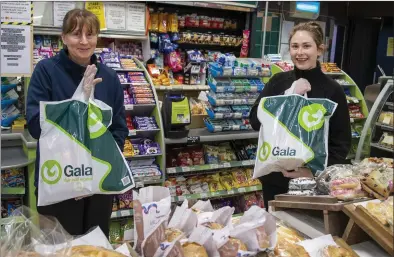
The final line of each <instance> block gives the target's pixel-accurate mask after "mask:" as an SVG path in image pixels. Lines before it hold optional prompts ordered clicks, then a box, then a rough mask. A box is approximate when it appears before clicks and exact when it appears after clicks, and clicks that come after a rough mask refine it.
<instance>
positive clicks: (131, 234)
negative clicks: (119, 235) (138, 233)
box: [123, 229, 134, 241]
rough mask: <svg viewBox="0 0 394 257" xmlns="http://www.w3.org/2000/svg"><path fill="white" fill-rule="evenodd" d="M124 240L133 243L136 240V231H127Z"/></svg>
mask: <svg viewBox="0 0 394 257" xmlns="http://www.w3.org/2000/svg"><path fill="white" fill-rule="evenodd" d="M123 240H124V241H133V240H134V230H133V229H127V230H125V231H124V234H123Z"/></svg>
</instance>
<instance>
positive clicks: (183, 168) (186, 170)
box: [182, 167, 190, 172]
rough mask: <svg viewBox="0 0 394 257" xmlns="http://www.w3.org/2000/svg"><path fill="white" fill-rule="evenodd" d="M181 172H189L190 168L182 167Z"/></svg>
mask: <svg viewBox="0 0 394 257" xmlns="http://www.w3.org/2000/svg"><path fill="white" fill-rule="evenodd" d="M182 171H183V172H188V171H190V167H182Z"/></svg>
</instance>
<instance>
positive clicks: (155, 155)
mask: <svg viewBox="0 0 394 257" xmlns="http://www.w3.org/2000/svg"><path fill="white" fill-rule="evenodd" d="M162 155H163V154H162V153H157V154H146V155H134V156H125V158H126V159H127V160H132V159H143V158H149V157H157V156H162Z"/></svg>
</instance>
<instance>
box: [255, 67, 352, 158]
mask: <svg viewBox="0 0 394 257" xmlns="http://www.w3.org/2000/svg"><path fill="white" fill-rule="evenodd" d="M299 78H304V79H306V80H308V81H309V83H310V84H311V91H309V92H308V93H307V94H308V98H327V99H330V100H332V101H334V102H336V103H337V104H338V106H337V109H336V110H335V112H334V114H333V116H332V117H331V118H330V127H329V134H328V161H327V165H328V166H330V165H334V164H346V163H348V162H347V161H346V156H347V155H348V153H349V149H350V145H351V140H352V136H351V128H350V117H349V110H348V106H347V101H346V96H345V93H344V91H343V88H342V87H341V86H340V85H339V84H338V83H337V82H336V81H335V80H333V79H332V78H330V77H329V76H327V75H325V74H324V73H323V72H322V71H321V68H320V64H319V63H318V64H317V67H316V68H314V69H311V70H299V69H297V68H295V69H294V70H292V71H287V72H281V73H277V74H275V75H274V76H273V77H272V78H271V79H270V80H269V82H268V83H267V84H266V85H265V87H264V89H263V91H262V92H261V94H260V96H259V98H258V99H257V100H256V102H255V103H254V105H253V107H252V110H251V112H250V117H249V118H250V123H251V125H252V127H253V129H254V130H259V129H260V125H261V124H260V121H259V120H258V118H257V107H258V105H259V103H260V99H261V98H263V97H267V96H276V95H283V94H284V92H285V91H286V90H287V89H289V88H290V87H291V85H292V83H293V82H294V81H295V80H298V79H299Z"/></svg>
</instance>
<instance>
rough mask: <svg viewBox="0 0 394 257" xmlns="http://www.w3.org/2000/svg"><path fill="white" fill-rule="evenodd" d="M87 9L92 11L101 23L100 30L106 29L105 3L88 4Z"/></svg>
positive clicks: (86, 4)
mask: <svg viewBox="0 0 394 257" xmlns="http://www.w3.org/2000/svg"><path fill="white" fill-rule="evenodd" d="M85 9H86V10H88V11H91V12H92V13H93V14H94V15H96V16H97V18H98V19H99V21H100V29H101V30H103V29H106V24H105V14H104V3H103V2H86V3H85Z"/></svg>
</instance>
